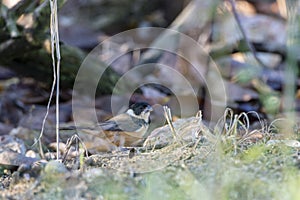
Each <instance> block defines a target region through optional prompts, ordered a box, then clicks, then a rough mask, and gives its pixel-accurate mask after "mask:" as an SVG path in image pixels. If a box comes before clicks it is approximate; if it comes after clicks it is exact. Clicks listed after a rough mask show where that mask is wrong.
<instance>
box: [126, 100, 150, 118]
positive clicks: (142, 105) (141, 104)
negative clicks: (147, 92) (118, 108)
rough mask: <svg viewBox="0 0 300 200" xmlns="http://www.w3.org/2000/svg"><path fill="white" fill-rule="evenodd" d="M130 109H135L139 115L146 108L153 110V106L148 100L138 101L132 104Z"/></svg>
mask: <svg viewBox="0 0 300 200" xmlns="http://www.w3.org/2000/svg"><path fill="white" fill-rule="evenodd" d="M129 108H130V109H132V110H133V112H134V114H136V115H139V114H141V112H143V111H144V110H145V109H149V110H150V111H151V110H152V107H151V106H150V104H148V103H146V102H138V103H134V104H132V105H130V107H129Z"/></svg>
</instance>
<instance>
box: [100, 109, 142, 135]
mask: <svg viewBox="0 0 300 200" xmlns="http://www.w3.org/2000/svg"><path fill="white" fill-rule="evenodd" d="M99 126H100V127H101V128H102V129H103V130H106V131H125V132H135V131H136V130H138V129H140V128H141V127H142V126H143V124H142V123H139V122H138V121H137V120H134V119H133V118H132V117H131V116H129V115H128V114H126V113H124V114H120V115H117V116H115V117H113V118H111V119H110V120H108V121H105V122H102V123H100V124H99Z"/></svg>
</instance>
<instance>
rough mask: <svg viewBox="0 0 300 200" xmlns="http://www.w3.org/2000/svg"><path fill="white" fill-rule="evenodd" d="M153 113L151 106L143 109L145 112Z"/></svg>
mask: <svg viewBox="0 0 300 200" xmlns="http://www.w3.org/2000/svg"><path fill="white" fill-rule="evenodd" d="M151 111H153V108H152V106H147V108H146V109H145V112H151Z"/></svg>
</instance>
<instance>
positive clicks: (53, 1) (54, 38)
mask: <svg viewBox="0 0 300 200" xmlns="http://www.w3.org/2000/svg"><path fill="white" fill-rule="evenodd" d="M50 8H51V19H50V30H51V53H52V61H53V62H52V65H53V67H56V102H55V108H56V109H55V110H56V123H55V125H56V149H57V150H56V151H57V152H56V159H57V160H59V157H60V155H59V153H60V152H59V89H60V86H59V81H60V80H59V79H60V59H61V56H60V46H59V34H58V18H57V0H50ZM54 45H55V48H54ZM55 62H56V63H55Z"/></svg>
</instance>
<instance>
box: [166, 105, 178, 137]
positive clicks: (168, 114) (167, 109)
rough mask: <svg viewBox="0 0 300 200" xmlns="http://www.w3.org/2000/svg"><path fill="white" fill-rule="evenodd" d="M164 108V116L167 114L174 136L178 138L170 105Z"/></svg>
mask: <svg viewBox="0 0 300 200" xmlns="http://www.w3.org/2000/svg"><path fill="white" fill-rule="evenodd" d="M163 109H164V116H165V118H166V120H167V122H168V125H169V127H170V129H171V132H172V135H173V138H174V139H175V140H177V133H176V131H175V128H174V126H173V123H172V115H171V110H170V108H169V107H168V106H164V107H163Z"/></svg>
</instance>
